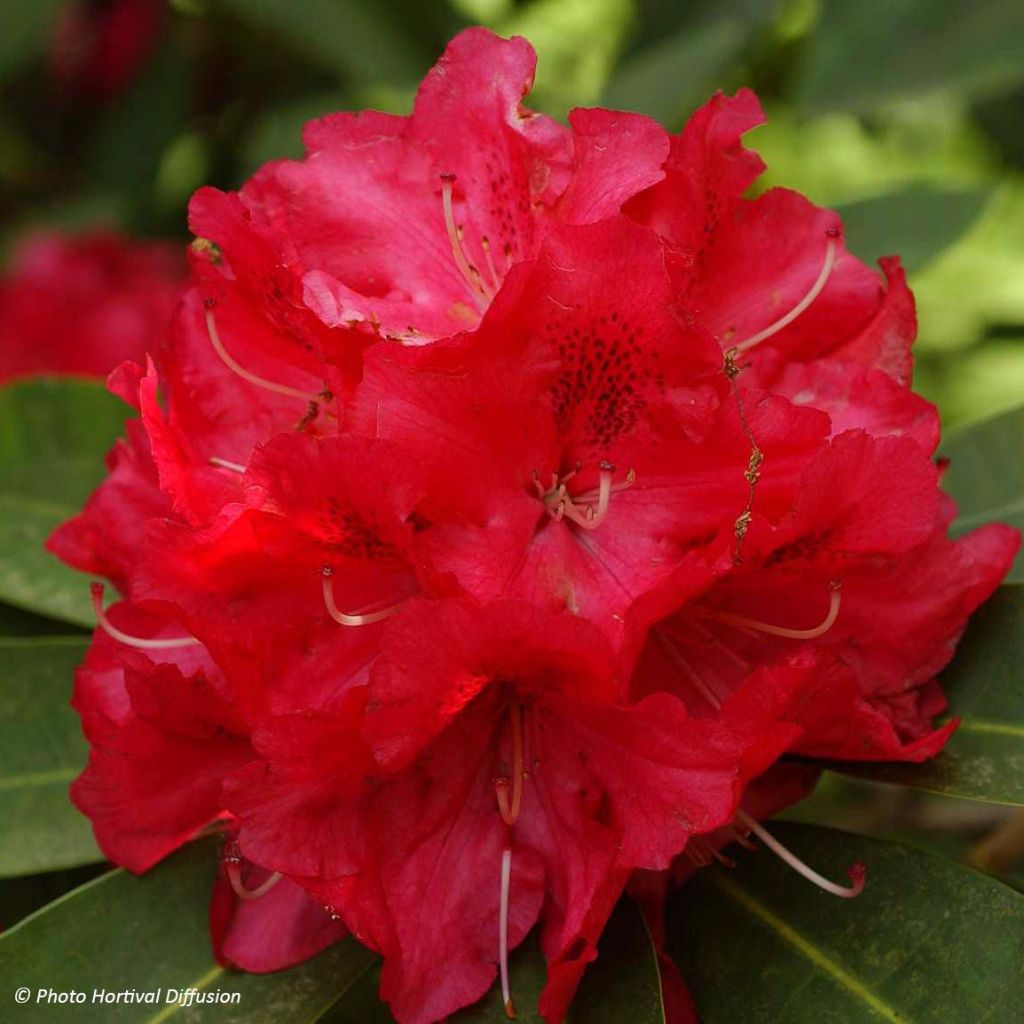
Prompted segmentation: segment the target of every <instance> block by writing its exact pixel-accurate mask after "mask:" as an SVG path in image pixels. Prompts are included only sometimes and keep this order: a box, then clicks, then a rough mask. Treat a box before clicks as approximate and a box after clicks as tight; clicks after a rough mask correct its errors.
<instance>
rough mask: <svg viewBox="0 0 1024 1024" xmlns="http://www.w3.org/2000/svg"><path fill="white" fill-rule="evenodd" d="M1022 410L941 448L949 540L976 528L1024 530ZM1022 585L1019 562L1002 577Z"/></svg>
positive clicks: (1023, 567)
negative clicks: (950, 519) (950, 516)
mask: <svg viewBox="0 0 1024 1024" xmlns="http://www.w3.org/2000/svg"><path fill="white" fill-rule="evenodd" d="M1022 451H1024V407H1021V408H1019V409H1013V410H1012V411H1010V412H1007V413H1003V414H1002V415H1001V416H994V417H993V418H992V419H988V420H982V421H981V422H980V423H973V424H971V425H970V426H967V427H964V428H963V429H961V430H958V431H956V432H955V433H953V434H952V435H951V436H950V437H949V439H948V440H947V441H946V442H945V444H944V445H943V446H942V454H943V455H944V456H946V457H947V458H948V459H949V469H948V470H947V472H946V475H945V477H944V479H943V486H944V487H945V488H946V490H947V491H949V493H950V494H951V495H952V496H953V497H954V498H955V499H956V504H957V511H958V513H959V514H958V516H957V520H956V522H955V523H954V524H953V532H954V534H961V533H966V532H967V531H968V530H972V529H974V527H976V526H981V525H982V523H992V522H1001V523H1009V524H1010V525H1011V526H1016V527H1017V528H1018V529H1024V460H1022V459H1021V452H1022ZM1007 580H1008V582H1011V583H1024V557H1022V556H1021V555H1018V556H1017V562H1016V564H1015V565H1014V567H1013V569H1012V570H1011V572H1010V575H1009V576H1008V577H1007Z"/></svg>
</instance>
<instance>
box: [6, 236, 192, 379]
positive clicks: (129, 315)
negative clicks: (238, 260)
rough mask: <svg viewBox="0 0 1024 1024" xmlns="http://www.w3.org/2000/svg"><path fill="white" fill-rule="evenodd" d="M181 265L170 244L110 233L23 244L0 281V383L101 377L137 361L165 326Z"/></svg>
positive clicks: (44, 238) (39, 238)
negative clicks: (46, 376) (30, 377)
mask: <svg viewBox="0 0 1024 1024" xmlns="http://www.w3.org/2000/svg"><path fill="white" fill-rule="evenodd" d="M183 269H184V268H183V266H182V261H181V259H180V257H179V256H178V254H177V253H176V252H175V251H174V250H173V249H172V248H171V247H169V246H167V245H165V244H163V243H139V242H132V241H129V240H127V239H123V238H120V237H118V236H117V235H113V234H88V235H80V236H78V237H64V236H61V235H37V236H35V237H34V238H31V239H29V240H27V241H24V242H22V243H21V244H20V245H19V247H18V248H17V250H16V251H15V253H14V256H13V258H12V261H11V267H10V269H9V270H8V273H7V275H6V277H4V278H3V279H0V382H2V381H5V380H10V379H12V378H14V377H20V376H24V375H27V374H37V373H59V374H85V375H88V376H106V374H108V373H109V372H110V371H111V370H113V369H114V367H115V366H117V365H118V364H119V363H120V362H122V361H123V360H126V359H136V360H138V359H141V358H142V356H143V353H144V352H145V351H146V348H147V346H148V345H151V344H152V343H153V342H154V341H155V340H156V338H157V336H158V335H159V334H160V332H161V331H163V330H164V328H165V327H166V326H167V322H168V320H169V319H170V315H171V311H172V310H173V308H174V302H175V299H176V297H177V294H178V289H179V280H180V277H181V275H182V272H183Z"/></svg>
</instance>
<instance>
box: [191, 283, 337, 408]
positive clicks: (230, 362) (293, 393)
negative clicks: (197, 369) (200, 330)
mask: <svg viewBox="0 0 1024 1024" xmlns="http://www.w3.org/2000/svg"><path fill="white" fill-rule="evenodd" d="M212 303H213V300H212V299H207V300H206V333H207V334H209V336H210V344H211V345H212V346H213V350H214V352H216V353H217V355H218V356H220V359H221V362H223V363H224V365H225V366H226V367H227V368H228V369H229V370H230V371H231V372H232V373H234V374H237V375H238V376H239V377H241V378H242V380H244V381H247V382H248V383H249V384H252V385H253V386H254V387H257V388H263V389H264V391H273V392H274V393H275V394H278V395H287V396H288V397H289V398H301V399H302V401H304V402H313V403H317V404H318V403H319V401H320V396H319V395H314V394H310V392H308V391H301V390H299V388H290V387H288V385H287V384H278V383H276V382H275V381H272V380H267V379H266V378H265V377H259V376H257V375H256V374H255V373H252V372H250V371H249V370H247V369H246V368H245V367H244V366H242V365H241V364H240V363H237V362H235V360H234V359H233V358H232V357H231V355H230V353H229V352H228V350H227V349H226V348H225V347H224V345H223V343H222V342H221V340H220V335H219V334H218V333H217V321H216V319H215V317H214V315H213V305H212Z"/></svg>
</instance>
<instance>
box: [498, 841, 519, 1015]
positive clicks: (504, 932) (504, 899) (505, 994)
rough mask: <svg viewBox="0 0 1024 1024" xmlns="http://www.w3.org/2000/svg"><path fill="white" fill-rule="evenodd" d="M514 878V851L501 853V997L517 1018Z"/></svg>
mask: <svg viewBox="0 0 1024 1024" xmlns="http://www.w3.org/2000/svg"><path fill="white" fill-rule="evenodd" d="M511 880H512V851H511V849H507V850H503V851H502V854H501V901H500V903H499V905H498V966H499V969H500V971H501V999H502V1002H503V1003H504V1005H505V1016H506V1017H508V1019H509V1020H515V1019H516V1007H515V1003H513V1002H512V992H511V990H510V989H509V984H508V894H509V883H510V882H511Z"/></svg>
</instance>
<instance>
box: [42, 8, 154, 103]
mask: <svg viewBox="0 0 1024 1024" xmlns="http://www.w3.org/2000/svg"><path fill="white" fill-rule="evenodd" d="M165 13H166V3H165V2H164V0H70V2H69V3H68V4H67V5H66V6H65V7H64V9H63V10H62V11H61V12H60V15H59V17H58V19H57V23H56V25H55V26H54V32H53V39H52V42H51V49H50V66H51V70H52V73H53V77H54V78H55V79H56V81H57V83H58V84H59V85H60V86H61V88H62V89H63V90H64V91H65V92H66V93H67V94H68V95H69V96H70V95H73V96H75V97H79V98H81V97H85V98H88V99H91V100H97V101H100V102H110V101H111V100H113V99H115V98H116V97H117V96H118V95H119V94H120V93H121V92H123V91H124V90H125V89H127V88H128V87H129V86H130V85H131V84H132V82H133V81H134V80H135V78H136V77H137V76H138V75H139V74H140V72H141V71H142V70H143V69H144V68H145V66H146V64H147V63H148V62H149V60H150V58H151V57H152V56H153V52H154V50H155V49H156V47H157V44H158V43H159V41H160V35H161V32H162V30H163V24H164V15H165Z"/></svg>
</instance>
